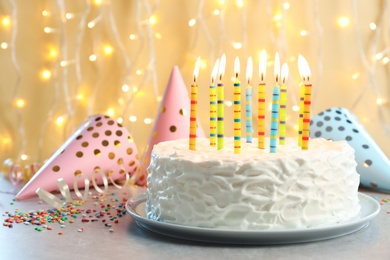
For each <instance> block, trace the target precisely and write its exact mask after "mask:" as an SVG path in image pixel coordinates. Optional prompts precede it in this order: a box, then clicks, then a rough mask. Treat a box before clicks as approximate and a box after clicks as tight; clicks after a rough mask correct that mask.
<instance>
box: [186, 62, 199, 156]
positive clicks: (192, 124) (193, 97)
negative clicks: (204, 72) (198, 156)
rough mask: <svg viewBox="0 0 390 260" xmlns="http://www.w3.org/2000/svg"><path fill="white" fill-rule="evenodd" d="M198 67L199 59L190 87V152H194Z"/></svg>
mask: <svg viewBox="0 0 390 260" xmlns="http://www.w3.org/2000/svg"><path fill="white" fill-rule="evenodd" d="M199 67H200V57H198V59H197V60H196V64H195V69H194V84H192V85H191V108H190V140H189V145H190V150H196V110H197V106H198V86H197V85H196V79H197V78H198V74H199Z"/></svg>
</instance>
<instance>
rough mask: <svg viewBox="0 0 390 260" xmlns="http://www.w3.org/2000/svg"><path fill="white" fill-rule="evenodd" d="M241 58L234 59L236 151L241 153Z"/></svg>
mask: <svg viewBox="0 0 390 260" xmlns="http://www.w3.org/2000/svg"><path fill="white" fill-rule="evenodd" d="M239 73H240V60H239V59H238V57H236V60H235V61H234V75H235V76H236V79H235V81H234V153H235V154H237V153H241V83H240V80H239V79H238V74H239Z"/></svg>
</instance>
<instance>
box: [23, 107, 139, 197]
mask: <svg viewBox="0 0 390 260" xmlns="http://www.w3.org/2000/svg"><path fill="white" fill-rule="evenodd" d="M138 164H139V162H138V159H137V147H136V145H135V143H134V141H133V138H132V137H131V136H130V134H129V133H128V131H127V130H126V129H125V128H124V127H123V126H122V125H121V124H119V123H118V122H117V121H116V120H114V119H112V118H110V117H108V116H105V115H96V116H92V117H90V118H88V119H87V120H86V121H85V122H84V123H83V124H82V125H80V126H79V128H78V129H77V130H76V131H75V132H74V133H73V134H72V135H71V136H70V137H69V138H68V139H67V141H66V142H65V143H64V144H63V145H62V146H61V147H60V148H59V149H58V150H57V151H56V152H55V153H54V154H53V155H52V156H51V157H50V159H49V160H47V162H46V163H45V164H44V165H43V166H42V167H41V168H40V169H39V171H38V172H37V173H36V174H35V175H34V176H33V177H32V179H31V180H30V181H29V182H28V183H27V184H26V185H25V186H24V187H23V188H22V189H21V190H20V191H19V193H18V194H17V195H16V198H17V199H19V200H21V199H25V198H28V197H31V196H34V195H36V193H35V192H36V190H37V189H38V188H41V189H45V190H47V191H54V190H58V187H57V180H58V179H60V178H62V179H64V180H65V182H66V183H67V185H68V187H69V188H70V189H73V187H74V179H75V178H76V176H77V175H79V174H84V177H85V178H88V179H89V180H90V182H91V180H92V178H95V179H96V182H97V184H101V183H102V182H103V178H102V176H100V175H99V174H96V173H95V172H96V170H101V171H103V173H104V174H105V176H108V175H109V174H110V177H111V179H112V180H120V179H124V178H125V177H126V172H127V173H129V174H133V173H134V172H135V170H136V168H137V167H138ZM107 179H108V178H107ZM107 179H106V180H107ZM77 184H78V187H79V188H82V187H84V185H85V180H84V178H78V182H77Z"/></svg>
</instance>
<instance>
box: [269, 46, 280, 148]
mask: <svg viewBox="0 0 390 260" xmlns="http://www.w3.org/2000/svg"><path fill="white" fill-rule="evenodd" d="M274 75H275V86H274V87H273V90H272V114H271V133H270V144H269V151H270V152H271V153H276V147H277V141H278V123H279V122H278V119H279V97H280V87H279V77H280V61H279V54H278V53H276V54H275V63H274Z"/></svg>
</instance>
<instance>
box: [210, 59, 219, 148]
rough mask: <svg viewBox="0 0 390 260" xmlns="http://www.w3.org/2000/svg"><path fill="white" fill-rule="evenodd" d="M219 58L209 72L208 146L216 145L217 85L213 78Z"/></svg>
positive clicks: (215, 77)
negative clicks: (210, 72)
mask: <svg viewBox="0 0 390 260" xmlns="http://www.w3.org/2000/svg"><path fill="white" fill-rule="evenodd" d="M218 66H219V59H218V60H217V61H216V62H215V65H214V68H213V72H212V74H211V86H210V146H217V87H216V86H215V80H216V79H217V73H218Z"/></svg>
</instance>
